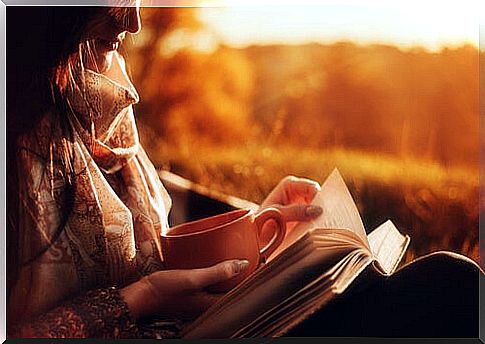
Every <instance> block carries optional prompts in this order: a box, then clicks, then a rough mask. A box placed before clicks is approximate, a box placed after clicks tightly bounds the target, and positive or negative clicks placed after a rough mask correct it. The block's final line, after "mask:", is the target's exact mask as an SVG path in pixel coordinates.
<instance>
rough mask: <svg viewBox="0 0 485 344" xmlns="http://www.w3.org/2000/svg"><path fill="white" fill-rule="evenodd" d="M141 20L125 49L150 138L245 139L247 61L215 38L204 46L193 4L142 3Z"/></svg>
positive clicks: (177, 141) (183, 141)
mask: <svg viewBox="0 0 485 344" xmlns="http://www.w3.org/2000/svg"><path fill="white" fill-rule="evenodd" d="M142 24H143V29H142V31H141V32H140V33H139V35H140V36H139V37H138V35H137V36H135V37H134V40H133V42H132V46H131V47H128V49H129V59H130V63H131V65H132V70H133V73H132V74H133V78H134V81H135V84H136V86H137V88H138V89H139V91H140V94H141V102H140V104H139V106H138V113H139V119H140V122H141V124H142V126H143V127H145V128H146V127H149V128H150V129H151V131H152V139H153V138H154V137H156V138H157V140H159V141H160V140H164V141H166V142H168V143H169V144H172V145H179V146H187V145H192V144H201V143H204V142H210V143H218V144H222V143H234V142H236V141H239V140H242V139H244V138H245V137H246V136H247V128H249V124H248V121H247V118H248V116H249V114H250V106H249V97H250V95H251V92H252V79H253V78H252V74H251V68H250V65H249V63H248V62H247V61H246V60H245V59H244V58H242V57H241V55H240V54H239V53H237V51H235V50H233V49H228V48H225V47H223V46H219V45H218V43H217V42H215V43H214V44H212V47H211V46H210V45H209V47H207V41H208V39H209V41H210V39H211V36H210V33H207V32H205V33H204V27H203V26H202V24H201V23H200V22H199V21H198V20H197V18H196V15H195V9H194V8H144V9H143V11H142ZM208 48H209V49H208ZM194 141H197V142H194Z"/></svg>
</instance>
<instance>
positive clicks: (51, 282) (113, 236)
mask: <svg viewBox="0 0 485 344" xmlns="http://www.w3.org/2000/svg"><path fill="white" fill-rule="evenodd" d="M77 77H78V78H84V79H83V81H84V82H83V84H84V85H85V87H84V88H83V90H81V89H75V88H74V87H72V88H71V89H69V90H68V92H67V99H68V101H69V106H70V107H71V108H72V110H73V111H72V113H70V114H66V116H69V121H70V124H71V126H72V131H73V133H74V143H73V147H72V148H73V155H74V173H75V180H74V185H75V188H74V204H73V209H72V212H71V213H70V215H69V218H68V220H67V223H66V225H65V226H64V228H63V230H62V232H61V234H60V235H59V236H58V237H56V238H54V239H53V240H52V242H51V238H53V237H54V231H55V230H56V229H57V228H58V226H59V223H60V221H61V220H60V219H61V214H60V208H61V207H60V204H61V202H62V200H61V198H62V197H61V195H62V192H63V189H64V187H65V185H64V178H63V176H62V173H63V171H62V169H60V168H59V167H58V166H57V165H56V154H60V153H58V152H56V151H55V150H54V151H53V152H52V151H49V149H48V148H47V147H48V144H49V140H51V139H53V140H63V137H62V136H61V135H60V131H59V129H58V128H56V126H55V124H54V123H52V120H51V116H50V115H49V114H46V116H45V117H44V118H43V120H42V121H41V122H40V123H39V125H38V128H36V130H35V132H34V133H31V134H29V135H25V136H23V137H21V138H20V139H19V142H18V146H19V153H18V163H17V165H18V168H19V171H18V173H19V176H21V177H22V178H20V185H19V188H20V212H21V213H20V217H19V218H20V223H19V231H20V232H19V237H20V241H19V248H20V249H19V250H18V252H17V254H18V261H19V262H26V261H28V260H29V259H30V258H31V257H32V256H34V255H35V253H36V252H38V251H39V248H41V247H49V248H48V249H47V251H45V252H44V253H43V254H42V255H40V256H39V257H37V258H36V259H35V260H34V261H33V262H30V263H29V264H24V265H23V266H22V267H21V269H20V272H19V277H18V279H17V282H16V284H15V285H14V286H13V289H12V292H11V293H10V297H9V300H8V312H7V314H8V319H9V328H10V330H9V331H10V336H11V337H103V338H123V337H140V336H145V335H147V333H143V331H142V330H141V329H140V327H139V326H138V325H137V324H136V323H135V322H134V321H133V319H132V318H131V316H130V314H129V311H128V308H127V305H126V303H125V302H124V301H123V300H122V299H121V297H120V295H119V293H118V288H121V287H123V286H125V285H127V284H129V283H131V282H133V281H136V280H137V279H139V278H140V277H141V276H142V275H146V274H149V273H151V272H153V271H156V270H160V269H163V263H162V262H163V259H162V254H161V248H160V242H159V237H160V233H161V232H162V231H164V230H166V229H167V228H168V223H167V218H168V217H167V214H168V211H169V209H170V206H171V201H170V197H169V196H168V194H167V192H166V190H165V188H164V187H163V185H162V184H161V182H160V180H159V178H158V175H157V172H156V170H155V168H154V167H153V165H152V163H151V162H150V160H149V158H148V157H147V155H146V154H145V151H144V150H143V147H142V146H141V145H140V143H139V140H138V132H137V128H136V124H135V119H134V116H133V108H132V105H133V104H135V103H137V102H138V99H139V98H138V94H137V92H136V90H135V88H134V87H133V85H132V83H131V81H130V79H129V78H128V76H127V74H126V71H125V65H124V60H123V59H122V57H121V55H119V54H115V56H114V58H113V65H112V66H111V68H110V70H109V71H108V72H107V73H105V74H103V75H101V74H98V73H95V72H93V71H90V70H84V71H83V72H82V73H79V75H78V76H77ZM46 245H47V246H46ZM10 254H11V253H10ZM12 324H13V325H14V326H13V327H12V326H10V325H12ZM167 333H168V334H167V335H176V333H175V332H173V331H172V332H171V331H168V332H167Z"/></svg>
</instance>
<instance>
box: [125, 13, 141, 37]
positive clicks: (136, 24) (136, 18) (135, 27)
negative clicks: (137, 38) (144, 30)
mask: <svg viewBox="0 0 485 344" xmlns="http://www.w3.org/2000/svg"><path fill="white" fill-rule="evenodd" d="M140 29H141V20H140V11H139V8H138V7H130V8H129V9H128V15H127V20H126V31H128V32H130V33H138V32H139V31H140Z"/></svg>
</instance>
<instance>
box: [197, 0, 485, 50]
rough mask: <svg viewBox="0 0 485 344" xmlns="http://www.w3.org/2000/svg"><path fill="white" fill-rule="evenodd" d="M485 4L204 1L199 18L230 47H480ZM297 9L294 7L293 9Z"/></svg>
mask: <svg viewBox="0 0 485 344" xmlns="http://www.w3.org/2000/svg"><path fill="white" fill-rule="evenodd" d="M483 3H485V1H477V0H461V1H443V0H442V1H434V0H425V1H424V0H423V1H409V0H408V1H376V0H374V1H369V0H367V1H346V0H343V1H342V0H341V1H325V0H323V1H308V0H306V1H305V0H303V1H298V2H297V1H281V0H280V1H278V4H279V5H274V4H273V2H272V1H270V0H266V1H255V0H247V1H245V2H244V4H241V2H235V1H229V0H226V1H205V2H204V4H205V5H206V6H207V7H200V8H199V9H198V14H199V18H200V19H201V20H202V21H203V22H204V23H206V24H208V27H209V28H210V30H212V31H213V32H214V33H215V34H216V36H217V37H218V39H219V40H220V41H222V42H224V43H226V44H229V45H232V46H246V45H250V44H268V43H287V44H288V43H290V44H300V43H308V42H322V43H332V42H335V41H338V40H352V41H355V42H358V43H363V44H366V43H390V44H395V45H399V46H402V47H404V48H406V47H410V46H414V45H420V46H423V47H425V48H427V49H429V50H437V49H439V48H440V47H441V46H443V45H447V46H455V45H461V44H463V43H465V42H466V43H471V44H473V45H475V46H478V45H479V23H480V22H482V23H484V22H485V21H484V20H483V19H484V18H485V6H484V4H483ZM297 4H298V5H297Z"/></svg>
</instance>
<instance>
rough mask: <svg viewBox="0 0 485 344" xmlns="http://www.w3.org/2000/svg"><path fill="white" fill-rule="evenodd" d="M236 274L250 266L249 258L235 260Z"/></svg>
mask: <svg viewBox="0 0 485 344" xmlns="http://www.w3.org/2000/svg"><path fill="white" fill-rule="evenodd" d="M233 264H234V274H236V275H237V274H240V273H241V272H243V271H244V270H246V268H247V267H248V265H249V261H247V260H245V259H244V260H235V261H234V263H233Z"/></svg>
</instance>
